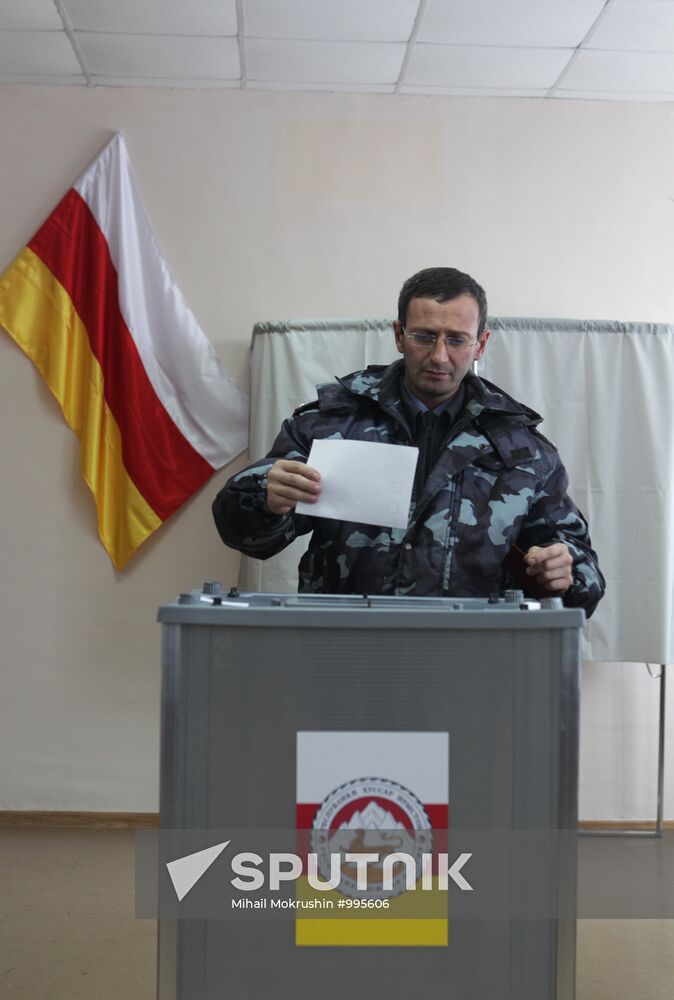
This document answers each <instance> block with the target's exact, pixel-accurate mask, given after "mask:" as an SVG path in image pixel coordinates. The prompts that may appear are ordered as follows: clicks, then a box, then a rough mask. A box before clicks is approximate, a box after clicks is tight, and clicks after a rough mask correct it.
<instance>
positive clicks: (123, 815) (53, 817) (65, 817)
mask: <svg viewBox="0 0 674 1000" xmlns="http://www.w3.org/2000/svg"><path fill="white" fill-rule="evenodd" d="M158 826H159V813H156V812H73V811H57V810H51V809H46V810H34V809H31V810H26V809H7V810H0V827H42V828H47V827H51V828H54V829H58V828H61V829H63V828H66V829H89V830H141V829H153V828H155V827H158ZM663 826H664V829H665V830H674V820H672V819H668V820H665V822H664V824H663ZM578 828H579V830H654V829H655V822H654V821H653V820H641V819H635V820H627V819H624V820H623V819H615V820H614V819H582V820H580V822H579V824H578Z"/></svg>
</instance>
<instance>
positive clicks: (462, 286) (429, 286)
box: [398, 267, 487, 334]
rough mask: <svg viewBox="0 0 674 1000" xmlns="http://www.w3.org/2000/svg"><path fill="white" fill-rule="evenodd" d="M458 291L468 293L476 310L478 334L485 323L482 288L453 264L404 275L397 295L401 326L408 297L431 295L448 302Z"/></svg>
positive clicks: (408, 300)
mask: <svg viewBox="0 0 674 1000" xmlns="http://www.w3.org/2000/svg"><path fill="white" fill-rule="evenodd" d="M459 295H471V296H472V297H473V298H474V299H475V301H476V302H477V305H478V308H479V310H480V318H479V327H478V331H477V332H478V334H480V333H482V331H483V330H484V328H485V326H486V325H487V296H486V295H485V293H484V288H482V286H481V285H478V283H477V281H475V279H474V278H471V276H470V275H469V274H464V273H463V271H457V269H456V268H455V267H427V268H425V269H424V270H423V271H418V272H417V273H416V274H413V275H412V277H411V278H408V279H407V281H406V282H405V284H404V285H403V287H402V289H401V290H400V296H399V297H398V322H399V323H400V324H401V326H404V325H405V322H406V320H407V307H408V305H409V304H410V300H411V299H435V301H436V302H448V301H449V300H450V299H456V298H458V297H459Z"/></svg>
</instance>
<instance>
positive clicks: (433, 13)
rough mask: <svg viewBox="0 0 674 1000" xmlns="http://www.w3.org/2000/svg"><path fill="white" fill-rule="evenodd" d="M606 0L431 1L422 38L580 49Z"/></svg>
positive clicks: (467, 43) (422, 28) (431, 40)
mask: <svg viewBox="0 0 674 1000" xmlns="http://www.w3.org/2000/svg"><path fill="white" fill-rule="evenodd" d="M604 2H605V0H561V2H560V0H507V3H505V2H504V0H468V2H466V0H429V3H428V7H427V8H426V13H425V14H424V18H423V21H422V23H421V29H420V31H419V35H418V36H417V37H418V41H420V42H441V43H444V44H453V45H524V46H528V45H532V46H537V45H540V46H553V47H559V48H574V47H575V46H576V45H579V44H580V42H581V41H582V40H583V38H584V37H585V35H586V34H587V32H588V31H589V29H590V28H591V26H592V24H593V23H594V21H595V19H596V18H597V17H598V15H599V14H600V12H601V10H602V8H603V7H604Z"/></svg>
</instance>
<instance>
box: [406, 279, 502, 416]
mask: <svg viewBox="0 0 674 1000" xmlns="http://www.w3.org/2000/svg"><path fill="white" fill-rule="evenodd" d="M479 320H480V310H479V308H478V305H477V302H476V301H475V299H474V298H473V297H472V295H459V296H457V298H455V299H450V300H449V301H448V302H436V301H435V300H434V299H412V300H411V302H410V304H409V306H408V307H407V320H406V322H405V330H406V334H404V333H403V330H402V327H401V325H400V323H398V322H397V321H396V322H395V323H394V324H393V329H394V331H395V337H396V346H397V348H398V350H399V351H400V353H401V354H402V355H403V356H404V358H405V385H406V386H407V388H408V389H409V390H410V392H411V393H412V394H413V395H414V396H416V397H417V399H420V400H421V401H422V403H425V404H426V406H428V408H429V409H431V410H432V409H434V408H435V407H436V406H439V405H440V404H441V403H445V402H447V400H448V399H451V397H452V396H453V395H454V393H455V392H456V390H457V389H458V388H459V386H460V385H461V382H462V380H463V378H464V376H465V375H467V374H468V372H469V371H470V370H471V368H472V365H473V361H475V360H476V359H477V358H481V357H482V355H483V354H484V350H485V347H486V346H487V340H488V339H489V331H488V330H484V331H483V332H482V333H481V334H480V336H479V337H478V332H477V331H478V326H479ZM414 332H416V333H429V334H435V336H437V337H438V342H437V344H436V345H435V347H431V348H428V347H420V346H418V345H416V344H414V343H413V341H412V339H411V338H410V336H409V334H410V333H414ZM444 337H453V338H460V339H461V340H463V341H464V342H465V345H466V346H464V347H461V348H458V349H455V348H449V347H448V346H447V344H446V343H445V341H444V339H442V338H444Z"/></svg>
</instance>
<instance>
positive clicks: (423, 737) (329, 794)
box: [295, 732, 449, 947]
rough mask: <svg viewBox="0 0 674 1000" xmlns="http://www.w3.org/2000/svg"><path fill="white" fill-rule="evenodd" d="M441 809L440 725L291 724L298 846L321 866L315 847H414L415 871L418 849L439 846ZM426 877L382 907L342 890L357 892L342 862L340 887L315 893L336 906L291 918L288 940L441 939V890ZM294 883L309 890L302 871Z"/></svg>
mask: <svg viewBox="0 0 674 1000" xmlns="http://www.w3.org/2000/svg"><path fill="white" fill-rule="evenodd" d="M448 818H449V734H448V733H442V732H432V733H419V732H409V733H408V732H298V734H297V811H296V825H297V830H298V832H299V836H300V842H301V844H302V849H303V850H304V851H313V852H316V853H317V858H318V870H319V873H320V872H321V852H322V851H324V852H325V855H326V862H327V864H329V863H330V862H329V861H327V859H328V858H329V856H330V854H331V853H340V854H342V855H346V854H358V853H361V852H363V851H366V852H375V853H377V854H378V855H379V856H380V857H382V858H383V857H384V856H386V854H388V853H391V852H394V851H396V852H397V851H401V852H404V853H408V854H409V855H410V856H414V855H418V860H419V861H420V864H419V869H418V870H419V876H421V872H422V865H421V858H422V857H423V855H427V856H434V855H436V854H437V852H438V851H443V850H446V831H447V828H448ZM302 832H303V833H304V837H302ZM327 864H326V867H327ZM381 871H382V869H381V866H379V868H378V867H377V865H376V864H375V865H372V866H371V868H370V874H369V875H368V878H370V877H371V880H372V883H371V884H372V894H373V895H374V896H378V895H381V893H379V892H378V891H377V889H378V885H377V880H379V884H380V885H381ZM323 878H324V879H326V875H325V874H323ZM326 880H327V879H326ZM431 881H432V883H433V887H432V888H430V889H429V891H427V892H425V891H424V890H423V889H422V887H421V881H419V883H418V886H417V888H416V889H415V890H413V891H412V890H408V891H404V890H403V889H401V891H400V892H396V894H395V896H394V898H392V899H390V901H389V904H388V906H387V908H386V910H385V911H384V910H383V909H373V910H371V911H367V912H365V911H363V910H359V909H352V908H351V904H349V902H348V900H346V899H344V895H345V894H346V895H349V896H352V897H355V898H358V896H359V893H358V892H357V875H356V873H355V872H353V871H351V870H350V866H349V865H348V864H344V865H343V866H342V882H341V884H340V889H335V890H328V891H321V894H320V895H321V896H322V898H324V899H328V900H330V899H331V900H332V901H333V905H334V909H331V910H329V911H328V912H329V916H327V917H326V916H325V911H321V912H320V915H319V916H317V917H315V916H311V917H300V918H298V920H297V921H296V925H295V927H296V931H295V941H296V944H297V945H301V946H312V945H313V946H323V947H324V946H330V945H333V946H334V945H343V946H351V947H352V946H409V947H419V946H435V947H442V946H446V945H447V934H448V924H447V894H446V893H442V892H439V891H438V890H437V880H436V879H433V880H431ZM368 884H370V883H368ZM340 890H341V891H340ZM297 893H298V897H302V896H305V897H309V896H312V897H315V895H316V892H315V891H314V890H313V889H311V887H310V886H309V884H308V882H307V880H306V879H300V880H299V882H298V884H297ZM366 894H367V892H366ZM360 895H362V894H360ZM340 897H341V901H340ZM333 914H334V916H333ZM360 914H364V916H362V917H361V916H360Z"/></svg>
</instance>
